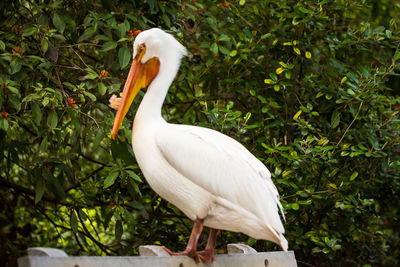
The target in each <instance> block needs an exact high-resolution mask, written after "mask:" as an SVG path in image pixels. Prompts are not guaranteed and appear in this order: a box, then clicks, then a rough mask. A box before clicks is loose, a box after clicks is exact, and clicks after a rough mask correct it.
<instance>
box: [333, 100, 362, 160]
mask: <svg viewBox="0 0 400 267" xmlns="http://www.w3.org/2000/svg"><path fill="white" fill-rule="evenodd" d="M363 103H364V102H361V103H360V106H359V107H358V111H357V113H356V115H355V116H354V119H353V120H352V122H351V123H350V124H349V126H347V128H346V130H345V131H344V133H343V135H342V137H341V138H340V140H339V142H338V143H337V144H336V147H338V146H339V144H340V143H341V142H342V140H343V138H344V137H345V135H346V133H347V132H348V131H349V129H350V127H351V126H352V125H353V123H354V122H355V121H356V119H357V117H358V114H360V111H361V107H362V105H363ZM333 152H335V151H333ZM333 152H332V153H333Z"/></svg>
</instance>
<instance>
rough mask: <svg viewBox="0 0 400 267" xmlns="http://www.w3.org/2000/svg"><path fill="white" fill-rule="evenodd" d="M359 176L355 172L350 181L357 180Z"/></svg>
mask: <svg viewBox="0 0 400 267" xmlns="http://www.w3.org/2000/svg"><path fill="white" fill-rule="evenodd" d="M357 176H358V172H356V171H355V172H353V174H352V175H351V176H350V181H353V180H354V179H356V178H357Z"/></svg>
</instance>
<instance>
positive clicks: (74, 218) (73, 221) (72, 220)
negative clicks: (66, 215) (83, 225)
mask: <svg viewBox="0 0 400 267" xmlns="http://www.w3.org/2000/svg"><path fill="white" fill-rule="evenodd" d="M70 224H71V229H72V231H74V233H77V232H78V217H77V216H76V213H75V210H72V212H71V217H70Z"/></svg>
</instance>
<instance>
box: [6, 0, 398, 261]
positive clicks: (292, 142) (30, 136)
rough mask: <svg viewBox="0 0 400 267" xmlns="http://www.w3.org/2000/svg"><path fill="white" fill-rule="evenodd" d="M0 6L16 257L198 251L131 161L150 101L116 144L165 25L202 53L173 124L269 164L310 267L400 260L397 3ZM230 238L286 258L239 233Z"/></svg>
mask: <svg viewBox="0 0 400 267" xmlns="http://www.w3.org/2000/svg"><path fill="white" fill-rule="evenodd" d="M2 7H3V9H1V10H2V13H1V14H0V16H1V17H2V21H1V24H0V69H1V71H0V139H1V142H0V186H1V187H0V191H1V194H0V200H1V203H3V205H2V209H1V211H0V229H1V238H2V239H3V240H2V242H1V253H0V258H1V262H10V263H11V262H12V261H13V260H15V258H16V257H18V256H21V255H24V254H25V249H26V248H27V247H33V246H49V247H58V248H61V249H64V250H65V251H67V253H69V254H71V255H75V254H79V255H106V254H111V255H130V254H136V253H137V248H138V246H139V245H141V244H163V245H166V246H168V247H169V248H171V249H174V250H179V249H182V248H184V245H185V243H186V241H187V238H188V237H189V233H190V228H191V224H192V223H191V222H190V220H188V219H187V218H186V217H185V216H184V215H183V214H182V213H181V212H180V211H179V210H177V209H176V208H175V207H173V206H172V205H170V204H168V203H167V202H166V201H164V200H161V199H160V198H159V197H158V196H157V195H156V194H155V193H154V192H153V191H152V190H151V189H150V188H149V186H148V185H147V183H146V182H144V180H143V175H142V174H141V172H140V169H139V168H138V166H137V164H136V162H135V159H134V156H133V152H132V148H131V146H130V136H131V130H130V129H131V122H132V120H133V117H134V110H135V109H136V108H137V106H138V105H137V103H138V102H137V101H135V102H134V104H133V108H132V109H133V110H132V111H131V112H129V114H128V116H127V119H126V120H125V122H124V124H123V126H122V128H121V131H120V133H119V135H118V138H117V140H116V141H112V140H111V139H110V138H109V133H110V131H111V127H112V123H113V118H114V115H115V112H114V111H113V110H111V109H110V108H109V107H108V106H107V105H108V99H109V98H110V97H111V95H112V94H119V92H120V91H121V89H122V86H123V83H124V79H125V76H124V75H126V74H127V71H128V68H129V62H130V59H131V56H132V41H133V40H134V37H135V34H137V32H136V31H137V30H139V29H140V30H145V29H148V28H151V27H156V26H157V27H161V28H163V29H166V30H168V31H169V32H170V33H172V34H174V35H175V36H176V38H177V39H178V40H180V41H181V42H182V43H183V44H184V45H185V46H186V47H187V48H188V50H189V51H190V56H189V57H188V58H186V59H184V60H183V63H182V67H181V70H180V72H179V74H178V77H177V79H176V80H175V82H174V84H173V86H172V87H171V89H170V93H169V94H168V96H167V100H166V103H165V105H164V110H163V112H164V113H163V114H164V116H165V118H166V119H167V120H168V121H170V122H174V123H183V124H195V125H202V126H206V127H212V128H215V129H217V130H220V131H222V132H224V133H226V134H228V135H230V136H232V137H234V138H235V139H237V140H239V141H240V142H241V143H243V144H244V145H245V146H246V147H247V148H248V149H249V150H250V151H251V152H252V153H253V154H255V155H256V156H257V157H258V158H259V159H261V160H262V161H263V162H264V163H265V164H266V166H267V167H268V168H269V169H270V171H271V173H272V175H273V180H274V181H275V184H276V185H277V187H278V189H279V192H280V193H281V199H282V204H283V206H284V208H285V213H286V218H287V222H286V223H285V228H286V231H287V234H286V236H287V239H288V241H289V246H290V249H293V250H295V253H296V258H297V259H298V260H299V265H303V264H302V263H304V264H306V263H307V264H308V265H307V266H309V265H310V264H311V265H313V266H330V265H334V266H361V265H363V266H375V265H379V266H396V265H398V264H399V261H398V258H400V252H399V246H400V241H399V238H400V237H399V232H398V229H399V228H400V225H399V218H398V216H399V206H400V203H399V189H400V185H399V177H400V175H399V173H400V157H399V155H400V142H399V136H400V120H399V110H400V96H399V91H398V88H399V87H400V79H399V76H400V63H399V62H400V49H399V44H400V31H399V27H400V24H399V23H400V22H399V14H400V4H399V3H398V1H387V0H369V1H365V0H352V1H342V0H324V1H310V0H302V1H294V0H285V1H283V0H281V1H280V0H276V1H268V0H263V1H256V0H252V1H249V0H247V1H244V0H240V1H234V2H231V3H228V2H219V3H215V2H214V1H208V0H203V1H201V0H199V1H186V2H184V1H168V2H166V1H153V0H152V1H150V0H148V1H63V0H57V1H50V2H49V3H48V2H47V1H22V0H21V1H12V2H10V3H9V4H8V5H6V6H5V5H4V4H2ZM396 89H397V91H396ZM139 100H140V99H139ZM218 242H219V243H218V246H220V247H222V246H223V245H224V244H227V243H230V242H247V243H248V244H249V245H253V246H255V247H256V249H258V250H260V251H262V250H271V249H277V247H276V245H273V244H272V243H270V242H267V241H256V240H254V239H252V238H248V237H247V236H245V235H242V234H237V233H228V232H223V233H222V235H221V237H220V238H219V240H218ZM201 245H202V244H201ZM329 262H331V263H332V264H330V263H329Z"/></svg>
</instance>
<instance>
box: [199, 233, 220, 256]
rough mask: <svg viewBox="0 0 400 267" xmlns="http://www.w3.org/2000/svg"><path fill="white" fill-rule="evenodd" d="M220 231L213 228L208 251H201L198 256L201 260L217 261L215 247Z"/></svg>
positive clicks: (209, 237)
mask: <svg viewBox="0 0 400 267" xmlns="http://www.w3.org/2000/svg"><path fill="white" fill-rule="evenodd" d="M218 233H219V230H217V229H213V228H211V230H210V235H209V236H208V240H207V246H206V249H205V250H203V251H199V252H198V253H197V254H198V255H199V257H200V259H202V260H203V261H205V262H214V261H215V246H216V245H217V236H218Z"/></svg>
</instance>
